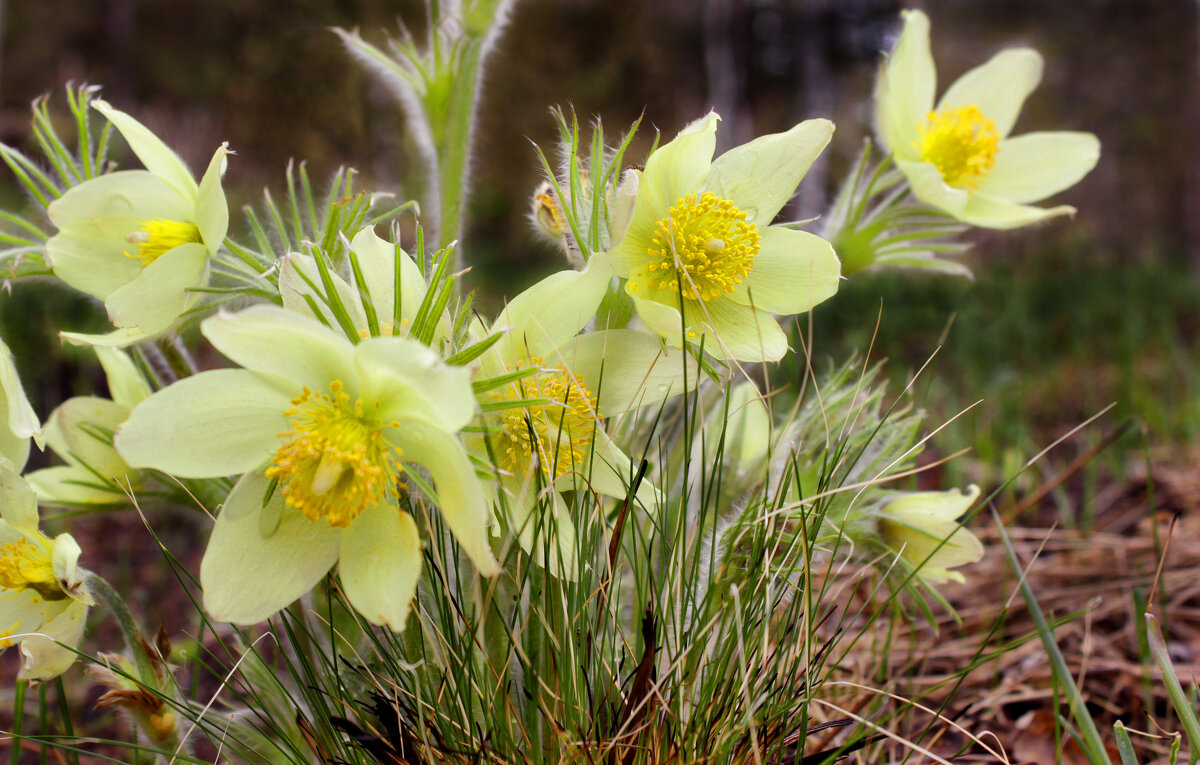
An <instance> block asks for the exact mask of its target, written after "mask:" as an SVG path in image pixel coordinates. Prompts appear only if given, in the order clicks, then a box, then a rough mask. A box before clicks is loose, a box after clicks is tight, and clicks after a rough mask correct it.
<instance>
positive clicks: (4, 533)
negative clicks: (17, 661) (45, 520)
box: [0, 465, 93, 680]
mask: <svg viewBox="0 0 1200 765" xmlns="http://www.w3.org/2000/svg"><path fill="white" fill-rule="evenodd" d="M79 554H80V550H79V545H78V544H76V542H75V540H74V539H73V538H72V537H71V535H70V534H59V535H58V536H57V537H55V538H54V539H50V538H49V537H47V536H46V535H45V534H43V533H42V532H41V531H39V530H38V509H37V499H36V498H35V496H34V494H33V490H32V489H31V488H30V487H29V485H28V484H26V483H25V481H24V479H22V478H21V477H20V476H19V475H17V474H16V473H15V472H13V471H12V470H10V469H9V468H8V467H7V466H5V465H0V650H3V649H4V648H7V647H8V646H10V645H13V644H14V643H16V644H20V646H21V654H22V655H23V656H24V657H25V661H24V663H23V664H22V666H21V671H20V676H21V677H22V678H24V679H28V680H48V679H50V678H53V677H57V676H58V675H61V674H62V673H63V672H65V671H66V670H67V668H68V667H70V666H71V664H73V663H74V662H75V652H74V651H72V650H71V649H72V648H74V647H75V646H76V645H78V644H79V639H80V638H81V637H82V636H83V627H84V623H85V622H86V621H87V609H88V606H90V605H92V604H93V600H92V596H91V594H90V593H89V592H88V589H87V586H86V584H85V582H84V580H85V579H86V577H87V574H86V573H85V572H84V571H83V570H82V569H80V568H79V567H78V562H79ZM56 641H57V642H56ZM60 643H61V645H60Z"/></svg>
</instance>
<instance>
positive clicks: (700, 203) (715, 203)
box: [633, 191, 761, 301]
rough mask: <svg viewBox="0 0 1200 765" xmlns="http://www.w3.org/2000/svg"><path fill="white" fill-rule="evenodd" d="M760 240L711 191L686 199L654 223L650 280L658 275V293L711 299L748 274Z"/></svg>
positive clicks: (737, 212) (729, 205) (741, 216)
mask: <svg viewBox="0 0 1200 765" xmlns="http://www.w3.org/2000/svg"><path fill="white" fill-rule="evenodd" d="M760 241H761V237H760V236H759V233H758V227H757V226H755V225H754V224H753V223H750V222H748V221H747V220H746V213H745V212H743V211H742V210H740V209H738V208H737V207H736V206H735V205H734V204H733V202H730V201H729V200H728V199H722V198H721V197H719V196H717V195H716V194H713V193H712V192H709V191H706V192H704V193H703V194H700V195H699V196H697V195H696V194H688V195H687V196H685V197H683V198H682V199H679V200H677V201H676V202H675V205H674V206H673V207H672V208H671V212H670V214H669V215H668V216H667V217H665V218H663V219H662V220H660V221H659V222H658V223H657V224H655V231H654V239H653V244H652V245H651V246H650V248H649V249H648V250H647V254H649V255H650V257H651V258H652V259H653V260H652V262H651V264H650V271H651V275H652V276H653V275H654V274H655V273H656V272H657V277H658V278H657V283H656V286H657V287H658V289H660V290H670V291H672V292H674V291H677V290H680V289H682V291H683V296H684V297H686V298H687V299H689V300H700V301H707V300H712V299H714V298H718V297H720V296H722V295H728V294H729V293H730V292H733V289H734V287H736V286H737V285H739V284H741V283H742V280H743V279H745V278H746V277H747V276H748V275H749V274H750V269H751V267H752V266H753V265H754V256H755V255H757V254H758V250H759V242H760ZM633 287H634V289H636V288H637V285H636V284H635V285H633Z"/></svg>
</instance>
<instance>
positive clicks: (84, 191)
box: [46, 170, 195, 262]
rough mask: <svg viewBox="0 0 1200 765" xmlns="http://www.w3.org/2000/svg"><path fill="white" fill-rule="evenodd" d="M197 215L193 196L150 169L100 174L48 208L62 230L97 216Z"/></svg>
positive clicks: (181, 218)
mask: <svg viewBox="0 0 1200 765" xmlns="http://www.w3.org/2000/svg"><path fill="white" fill-rule="evenodd" d="M194 214H195V205H194V203H193V202H192V200H191V199H189V198H188V197H187V196H185V195H183V194H181V193H180V192H179V191H177V190H176V189H175V188H174V187H173V186H171V185H169V184H168V183H166V182H165V181H164V180H163V179H162V178H160V177H158V176H157V175H155V174H154V173H151V172H148V171H146V170H118V171H117V172H115V173H107V174H105V175H101V176H97V177H96V178H92V179H91V180H88V181H84V182H83V183H81V184H79V185H78V186H72V187H71V188H69V189H67V191H66V192H65V193H64V194H63V195H62V196H61V197H59V198H58V199H56V200H54V201H53V202H51V203H50V206H49V207H48V208H46V215H47V216H49V218H50V222H51V223H53V224H54V225H55V226H57V227H58V228H59V229H62V228H64V227H66V226H67V225H68V224H70V223H72V222H75V221H83V220H90V219H93V218H134V219H136V220H138V221H146V220H151V219H153V218H163V219H165V220H178V221H188V220H192V217H193V215H194ZM139 225H140V223H139ZM137 227H138V226H134V228H135V229H136V228H137ZM135 262H136V261H135Z"/></svg>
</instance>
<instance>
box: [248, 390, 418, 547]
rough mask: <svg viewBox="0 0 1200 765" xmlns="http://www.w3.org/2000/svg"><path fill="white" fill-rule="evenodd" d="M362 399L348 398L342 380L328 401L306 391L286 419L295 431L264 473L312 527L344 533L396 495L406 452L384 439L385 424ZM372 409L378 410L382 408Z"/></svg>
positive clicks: (287, 436) (287, 435)
mask: <svg viewBox="0 0 1200 765" xmlns="http://www.w3.org/2000/svg"><path fill="white" fill-rule="evenodd" d="M368 408H369V407H368V406H367V405H366V404H365V403H364V402H363V400H362V399H361V398H358V399H354V400H353V401H352V400H351V398H350V394H349V393H347V392H346V391H345V386H344V385H343V384H342V382H341V381H340V380H334V381H333V382H332V383H331V384H330V385H329V395H326V394H324V393H316V392H313V391H311V390H309V389H308V388H305V389H304V392H303V393H301V394H300V395H299V396H297V397H296V398H294V399H292V408H291V409H288V410H287V411H285V412H284V413H283V416H284V417H287V418H288V421H289V422H290V423H291V426H292V430H291V431H289V432H287V433H283V434H281V436H282V437H284V438H287V442H286V443H285V444H284V445H283V446H281V447H279V450H278V451H276V452H275V459H274V460H272V462H271V465H270V467H268V468H267V469H266V471H265V475H266V476H267V477H268V478H275V479H278V480H279V483H280V485H281V487H282V491H283V495H284V498H285V501H286V502H287V504H288V505H289V506H290V507H294V508H296V509H297V510H299V511H300V512H302V513H304V517H305V518H308V519H309V520H310V521H316V520H320V519H321V518H324V519H325V520H326V521H328V522H329V525H330V526H334V527H337V528H345V527H346V526H349V525H350V523H351V522H352V521H353V520H354V519H355V518H357V517H358V516H359V515H360V514H361V513H362V512H363V510H366V509H367V508H368V507H371V506H373V505H375V504H377V503H379V502H380V501H381V500H382V499H383V498H384V496H385V495H386V493H387V491H388V489H389V487H390V488H391V489H392V492H393V493H395V492H397V491H398V490H399V489H400V488H402V486H401V485H400V483H399V482H398V481H397V476H398V474H399V472H400V457H401V456H403V452H402V451H401V450H400V449H399V448H397V447H396V446H394V445H392V444H391V443H390V442H388V440H387V439H386V438H384V437H383V429H384V428H385V427H393V428H395V427H399V423H397V422H392V423H384V422H383V421H382V420H380V419H379V418H378V417H377V416H375V413H374V412H369V411H368ZM373 408H374V409H376V410H377V409H378V408H379V404H378V402H376V403H375V405H374V407H373Z"/></svg>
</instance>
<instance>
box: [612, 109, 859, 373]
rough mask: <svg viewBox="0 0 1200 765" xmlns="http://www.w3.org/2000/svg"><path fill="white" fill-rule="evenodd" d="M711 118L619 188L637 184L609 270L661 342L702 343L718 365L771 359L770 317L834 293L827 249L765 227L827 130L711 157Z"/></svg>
mask: <svg viewBox="0 0 1200 765" xmlns="http://www.w3.org/2000/svg"><path fill="white" fill-rule="evenodd" d="M718 119H719V117H718V116H717V115H716V114H715V113H710V114H708V115H707V116H706V117H703V118H702V119H699V120H697V121H696V122H693V123H692V124H690V125H688V126H687V127H685V128H684V129H683V130H682V131H681V132H680V133H679V135H678V136H676V137H675V139H674V140H672V141H671V142H669V143H667V144H666V145H665V146H662V147H661V148H659V149H658V150H657V151H655V152H654V153H652V154H651V155H650V157H649V158H647V160H646V168H645V170H642V171H640V172H639V171H631V174H629V175H628V179H627V180H626V181H624V182H623V184H622V185H623V186H626V188H628V186H629V185H630V184H632V183H636V184H637V186H636V189H637V197H636V201H635V202H634V204H633V209H632V212H631V213H629V223H628V226H627V227H626V229H625V231H624V234H623V236H621V238H620V241H619V242H618V243H617V244H616V246H615V247H614V248H613V250H612V263H613V270H614V271H615V272H616V273H617V274H618V275H619V276H622V277H624V278H625V279H627V280H628V281H626V283H625V289H626V291H627V292H628V293H629V295H630V296H631V297H632V298H633V301H634V303H635V305H636V306H637V311H638V315H639V316H640V317H641V319H642V321H643V322H644V323H645V324H646V326H647V327H649V328H650V329H651V330H652V331H654V332H656V333H658V334H659V335H661V336H662V337H664V338H665V339H666V340H667V341H668V342H669V343H671V344H672V345H674V346H676V347H680V346H681V345H683V343H684V342H687V343H690V344H699V343H700V342H701V341H702V340H703V341H704V348H705V350H706V351H707V352H709V353H711V354H712V355H714V356H716V357H718V358H727V359H740V360H743V361H775V360H778V359H780V358H782V357H783V355H784V353H786V352H787V336H786V335H785V334H784V332H783V330H781V329H780V328H779V326H778V324H777V323H776V321H775V319H774V318H773V317H772V316H771V314H780V315H791V314H796V313H801V312H803V311H807V310H808V309H810V308H812V307H813V306H814V305H816V304H817V303H820V302H821V301H823V300H825V299H826V298H828V297H829V296H831V295H833V294H834V293H835V292H836V291H837V286H838V279H839V263H838V259H837V256H835V255H834V252H833V248H832V247H831V246H830V245H829V243H828V242H826V241H825V240H824V239H821V238H820V237H818V236H815V235H814V234H810V233H807V232H804V231H797V230H795V229H793V228H789V227H787V226H783V225H774V226H773V225H771V222H772V221H773V220H774V219H775V216H776V215H777V214H778V213H779V211H780V209H782V208H783V205H784V204H785V203H786V202H787V201H788V200H789V199H790V198H791V197H792V195H793V194H794V193H795V191H796V186H797V185H798V184H799V182H800V180H801V178H803V177H804V174H805V173H806V172H807V171H808V168H809V166H810V165H811V164H812V163H813V160H815V159H816V158H817V156H818V155H819V154H820V153H821V150H822V149H824V148H825V146H826V145H827V144H828V143H829V140H830V137H831V136H832V135H833V123H831V122H829V121H828V120H820V119H817V120H808V121H806V122H801V123H800V124H798V125H796V126H795V127H793V128H792V129H791V130H789V131H787V132H785V133H778V134H775V135H766V136H762V137H760V138H756V139H755V140H753V141H751V142H749V143H747V144H744V145H742V146H739V147H737V148H734V149H731V150H730V151H727V152H726V153H724V154H722V155H721V156H720V157H718V158H717V159H716V160H715V161H714V160H713V151H714V149H715V146H716V130H717V121H718ZM616 217H617V218H620V219H622V220H623V219H624V217H625V214H624V213H622V214H621V215H618V216H616Z"/></svg>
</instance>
